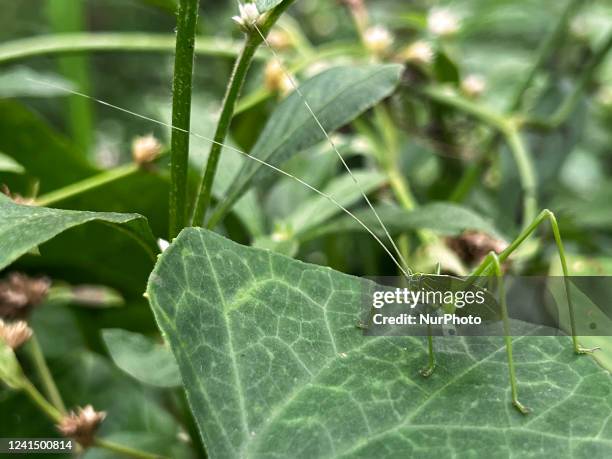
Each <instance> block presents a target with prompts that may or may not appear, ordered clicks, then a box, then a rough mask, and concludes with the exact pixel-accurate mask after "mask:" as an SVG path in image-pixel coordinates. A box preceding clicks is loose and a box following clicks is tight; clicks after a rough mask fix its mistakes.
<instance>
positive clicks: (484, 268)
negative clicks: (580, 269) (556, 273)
mask: <svg viewBox="0 0 612 459" xmlns="http://www.w3.org/2000/svg"><path fill="white" fill-rule="evenodd" d="M544 220H548V221H549V222H550V226H551V228H552V231H553V235H554V237H555V243H556V244H557V251H558V253H559V259H560V260H561V268H562V270H563V282H564V285H565V295H566V297H567V305H568V309H569V316H570V326H571V331H572V343H573V346H574V352H576V354H590V353H591V352H593V351H596V350H597V349H599V348H598V347H595V348H585V347H582V346H581V345H580V344H579V343H578V337H577V336H576V320H575V317H574V305H573V304H572V297H571V295H570V284H569V272H568V269H567V261H566V259H565V249H564V248H563V241H561V233H560V232H559V225H558V224H557V219H556V218H555V215H554V214H553V213H552V212H551V211H550V210H548V209H544V210H543V211H542V212H540V214H539V215H538V216H537V217H536V218H535V220H534V221H533V222H531V224H529V225H528V226H527V227H526V228H525V229H524V230H523V231H522V232H521V234H519V236H518V237H517V238H516V239H515V240H514V241H513V242H512V243H511V244H510V245H509V246H508V247H507V248H506V250H504V251H503V252H501V253H500V254H499V255H498V256H497V259H498V262H499V263H503V262H504V261H505V260H506V259H507V258H508V257H509V256H510V254H512V252H514V251H515V250H516V249H517V248H518V247H519V246H520V245H521V244H522V243H523V241H525V239H527V238H528V237H529V236H530V235H531V234H532V233H533V232H534V231H535V230H536V229H537V228H538V226H540V224H541V223H542V222H543V221H544ZM492 264H494V262H493V261H492V260H491V257H487V258H485V259H484V260H483V262H482V263H481V264H480V266H479V267H478V268H476V270H475V271H474V272H473V273H472V275H471V277H476V276H480V275H482V274H484V273H486V272H488V269H489V268H490V267H491V265H492Z"/></svg>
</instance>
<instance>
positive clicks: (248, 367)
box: [148, 229, 612, 458]
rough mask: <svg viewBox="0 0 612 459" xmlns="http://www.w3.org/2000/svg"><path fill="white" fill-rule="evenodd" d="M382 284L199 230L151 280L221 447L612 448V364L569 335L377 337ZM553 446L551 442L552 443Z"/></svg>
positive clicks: (187, 378) (434, 452) (387, 453)
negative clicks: (430, 356)
mask: <svg viewBox="0 0 612 459" xmlns="http://www.w3.org/2000/svg"><path fill="white" fill-rule="evenodd" d="M368 286H369V287H372V286H373V284H370V283H369V282H367V281H365V280H362V279H358V278H355V277H351V276H348V275H345V274H342V273H339V272H335V271H332V270H330V269H329V268H325V267H320V266H314V265H308V264H304V263H302V262H299V261H296V260H292V259H290V258H287V257H284V256H281V255H278V254H275V253H272V252H269V251H264V250H259V249H253V248H245V247H243V246H240V245H238V244H236V243H234V242H232V241H230V240H227V239H225V238H223V237H221V236H219V235H217V234H215V233H212V232H209V231H206V230H202V229H186V230H184V231H183V232H182V233H181V234H180V235H179V237H178V238H177V239H176V240H175V242H174V243H173V244H172V245H171V246H170V248H168V249H167V250H166V251H165V252H164V254H163V255H162V257H161V258H160V259H159V261H158V264H157V266H156V268H155V270H154V271H153V273H152V275H151V278H150V280H149V286H148V292H149V296H150V300H151V304H152V307H153V309H154V312H155V314H156V317H157V320H158V323H159V325H160V327H161V329H162V331H163V332H164V334H165V336H166V338H167V339H168V341H169V343H170V345H171V347H172V349H173V352H174V354H175V356H176V358H177V361H178V364H179V368H180V370H181V374H182V377H183V382H184V384H185V388H186V390H187V394H188V397H189V401H190V404H191V408H192V410H193V413H194V416H195V418H196V420H197V422H198V424H199V427H200V430H201V433H202V436H203V438H204V442H205V444H206V447H207V451H208V454H209V456H210V457H211V458H218V457H223V458H228V457H252V458H254V457H293V458H299V457H305V458H315V457H327V458H332V457H432V458H433V457H453V456H465V457H508V456H510V455H513V456H516V457H524V456H527V455H529V456H530V457H536V456H538V457H593V456H594V455H595V456H599V457H606V456H609V455H611V454H612V431H611V430H610V428H609V425H608V424H607V420H608V418H609V415H610V408H609V407H610V403H612V391H611V390H610V387H611V386H610V375H609V373H607V372H605V371H604V370H602V369H601V368H599V367H598V366H597V365H596V364H595V363H594V361H593V360H592V359H590V358H589V357H585V356H582V357H579V356H576V355H574V354H573V352H572V348H571V343H570V340H569V339H567V338H565V337H537V336H522V337H520V338H515V340H514V345H515V359H516V363H517V374H518V378H519V382H520V383H519V391H520V393H521V398H522V401H523V402H524V403H526V404H528V405H529V406H530V407H531V408H532V409H533V414H531V415H529V416H524V415H521V414H519V413H518V412H517V411H516V410H514V409H513V408H512V407H511V405H510V402H509V398H508V397H509V389H508V373H507V366H506V354H505V349H504V346H503V338H500V337H495V338H485V337H480V338H471V339H467V338H439V339H436V340H435V345H436V348H437V351H438V353H437V358H438V368H437V370H436V372H435V373H434V374H433V376H431V377H430V378H429V379H424V378H422V377H420V376H419V372H418V370H419V368H420V367H422V366H423V364H424V361H425V355H426V351H425V346H424V341H423V340H422V339H419V338H414V337H397V338H391V337H364V336H363V335H362V333H361V332H360V331H359V330H358V329H357V328H356V327H355V323H356V322H357V321H358V320H359V317H360V315H361V306H360V300H361V298H362V297H361V295H362V293H363V290H362V289H363V288H364V287H368ZM538 451H541V454H539V455H538V453H537V452H538Z"/></svg>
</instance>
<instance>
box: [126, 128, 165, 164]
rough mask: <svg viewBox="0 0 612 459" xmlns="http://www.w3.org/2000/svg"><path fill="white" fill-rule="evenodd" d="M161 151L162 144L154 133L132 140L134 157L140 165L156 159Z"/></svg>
mask: <svg viewBox="0 0 612 459" xmlns="http://www.w3.org/2000/svg"><path fill="white" fill-rule="evenodd" d="M161 151H162V144H161V143H160V142H159V140H157V139H156V138H155V136H153V134H149V135H146V136H142V137H136V138H135V139H134V140H133V141H132V159H133V160H134V162H135V163H136V164H138V165H140V166H143V165H145V164H147V163H150V162H152V161H155V159H157V157H158V156H159V154H160V153H161Z"/></svg>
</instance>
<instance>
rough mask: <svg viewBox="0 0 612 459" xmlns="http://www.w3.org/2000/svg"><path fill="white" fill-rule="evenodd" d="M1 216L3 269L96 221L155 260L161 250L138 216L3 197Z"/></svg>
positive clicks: (0, 247)
mask: <svg viewBox="0 0 612 459" xmlns="http://www.w3.org/2000/svg"><path fill="white" fill-rule="evenodd" d="M0 214H1V215H2V220H1V221H0V269H2V268H5V267H6V266H8V265H9V264H11V263H12V262H13V261H15V260H16V259H17V258H19V257H20V256H21V255H24V254H26V253H27V252H28V251H30V250H31V249H33V248H34V247H37V246H38V245H40V244H42V243H43V242H46V241H48V240H49V239H51V238H53V237H54V236H56V235H58V234H59V233H61V232H62V231H65V230H67V229H69V228H72V227H73V226H77V225H82V224H84V223H87V222H91V221H96V220H97V221H102V222H106V223H109V224H112V225H117V228H119V229H120V230H121V231H123V232H125V233H126V234H127V235H128V236H130V237H132V238H134V239H135V240H136V241H137V242H138V243H139V244H140V245H141V246H142V248H143V249H144V250H146V251H147V252H148V253H149V254H150V256H151V257H153V258H154V256H155V255H154V254H155V253H156V251H157V248H156V247H157V246H156V242H155V238H154V237H153V235H152V234H151V230H150V229H149V226H148V225H147V221H146V219H145V218H144V217H142V216H141V215H137V214H116V213H102V212H100V213H99V212H86V211H72V210H61V209H49V208H46V207H36V206H27V205H20V204H16V203H14V202H13V201H12V200H11V199H10V198H8V197H7V196H4V195H2V194H0ZM122 225H123V226H122ZM92 243H93V241H92Z"/></svg>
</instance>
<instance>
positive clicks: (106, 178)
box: [35, 163, 140, 206]
mask: <svg viewBox="0 0 612 459" xmlns="http://www.w3.org/2000/svg"><path fill="white" fill-rule="evenodd" d="M139 170H140V168H139V167H138V165H137V164H134V163H129V164H124V165H122V166H118V167H115V168H113V169H108V170H106V171H103V172H100V173H99V174H96V175H93V176H91V177H87V178H86V179H83V180H81V181H79V182H75V183H71V184H70V185H67V186H65V187H63V188H59V189H57V190H54V191H51V192H49V193H46V194H43V195H41V196H39V197H38V198H37V199H36V201H35V204H36V205H38V206H50V205H53V204H55V203H57V202H60V201H64V200H66V199H69V198H72V197H74V196H77V195H79V194H81V193H85V192H87V191H91V190H94V189H96V188H99V187H101V186H103V185H106V184H108V183H111V182H114V181H115V180H120V179H122V178H125V177H129V176H130V175H133V174H135V173H136V172H138V171H139Z"/></svg>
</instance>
